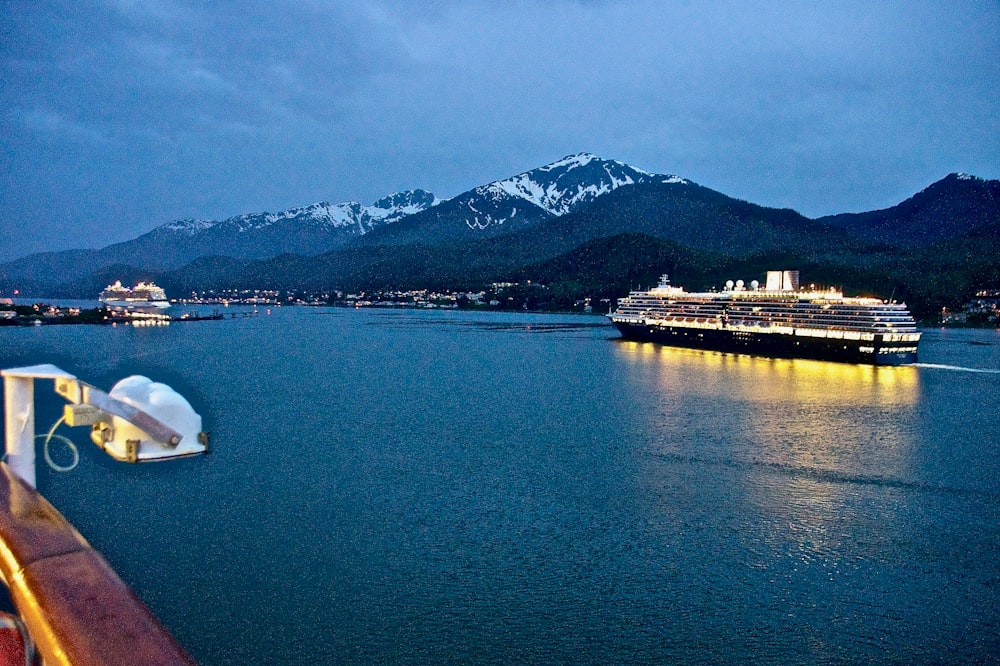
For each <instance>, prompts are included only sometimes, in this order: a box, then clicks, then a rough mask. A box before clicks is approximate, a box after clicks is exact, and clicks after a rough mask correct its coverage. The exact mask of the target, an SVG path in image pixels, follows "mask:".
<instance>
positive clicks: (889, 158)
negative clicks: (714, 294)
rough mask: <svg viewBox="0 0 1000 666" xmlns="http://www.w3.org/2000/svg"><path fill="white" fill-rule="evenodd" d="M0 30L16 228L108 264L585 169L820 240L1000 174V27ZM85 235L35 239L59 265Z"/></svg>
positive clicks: (898, 8) (100, 13)
mask: <svg viewBox="0 0 1000 666" xmlns="http://www.w3.org/2000/svg"><path fill="white" fill-rule="evenodd" d="M0 11H2V12H3V14H2V16H0V19H3V20H2V21H0V25H2V30H3V31H4V32H3V39H0V80H2V81H3V85H2V86H0V104H2V108H4V109H6V111H5V113H4V114H3V115H2V116H0V122H2V123H3V127H0V129H2V130H3V132H2V135H0V145H2V147H3V149H4V151H5V155H9V156H10V159H8V160H7V165H6V168H7V172H6V177H7V178H8V181H7V182H9V183H11V185H10V186H9V191H8V192H5V193H4V194H5V200H6V202H7V203H8V206H7V211H6V212H0V215H6V216H7V218H6V219H7V220H8V221H10V220H14V221H16V220H18V219H21V218H22V217H23V216H24V215H25V214H26V211H28V210H32V211H34V212H33V213H32V214H33V215H36V214H37V215H38V216H39V217H44V212H41V213H39V212H38V210H37V208H33V207H32V206H31V205H30V203H29V202H30V201H31V200H36V201H37V200H41V199H46V200H62V201H65V206H64V207H63V208H64V209H65V210H69V211H71V212H70V213H68V214H67V215H69V216H70V217H72V218H73V219H74V222H75V223H77V224H80V225H86V224H90V222H89V221H90V220H93V219H98V218H100V219H102V220H104V221H103V222H102V225H101V226H100V228H99V230H98V231H96V232H95V234H94V235H93V238H95V239H97V238H102V239H103V238H108V237H109V236H114V235H116V234H117V239H119V240H120V239H122V238H123V237H131V236H134V235H137V232H141V231H143V230H147V229H149V228H151V227H152V226H155V225H156V224H159V223H163V222H166V221H169V220H170V219H172V218H175V217H188V216H190V217H199V218H205V217H221V216H226V215H231V214H235V213H240V212H249V211H254V210H262V209H265V208H266V209H270V210H277V209H281V208H282V207H289V206H294V205H301V204H303V203H306V202H310V201H316V200H319V199H331V200H347V199H355V200H362V201H373V200H375V199H376V198H378V197H380V196H382V195H384V194H387V193H389V192H392V191H394V190H398V189H404V188H410V187H424V188H427V189H431V190H433V191H435V192H436V193H437V194H439V195H440V196H452V195H455V194H458V193H460V192H461V191H463V190H464V189H467V188H469V187H473V186H475V185H479V184H481V183H483V182H487V181H489V180H493V179H496V178H503V177H505V176H508V175H511V174H513V173H517V172H519V171H522V170H525V169H528V168H532V167H534V166H538V165H541V164H544V163H545V162H548V161H551V160H553V159H557V158H559V157H561V156H563V155H565V154H569V153H574V152H579V151H582V150H586V151H591V152H595V153H598V154H601V155H602V156H604V157H609V158H614V159H620V160H623V161H627V162H631V163H633V164H635V165H637V166H639V167H642V168H645V169H648V170H652V171H661V172H668V173H677V174H679V175H682V176H684V177H688V178H691V179H693V180H696V181H698V182H701V183H702V184H705V185H707V186H709V187H713V188H715V189H718V190H721V191H723V192H726V193H727V194H732V195H734V196H738V197H740V198H744V199H749V200H752V201H755V202H758V203H763V204H769V205H779V206H790V207H795V208H797V209H799V210H801V211H802V212H804V213H807V214H811V215H820V214H825V213H833V212H842V211H847V210H863V209H868V208H874V207H881V206H885V205H892V204H893V203H896V202H898V201H899V200H900V199H901V198H905V196H908V195H909V194H912V193H913V192H914V191H916V190H918V189H920V188H922V187H924V186H925V185H926V184H928V183H929V182H931V181H932V180H935V179H937V178H939V177H941V176H943V175H944V174H945V173H947V172H949V171H955V170H962V171H968V172H971V173H976V174H977V175H981V176H985V177H997V176H998V175H1000V172H998V171H1000V167H998V164H997V155H998V154H1000V145H998V141H1000V139H998V136H1000V131H998V130H1000V102H998V100H997V96H996V94H995V91H996V89H998V88H1000V35H998V33H997V31H996V29H995V26H996V25H998V24H1000V6H998V5H995V4H991V3H986V4H963V5H959V6H954V5H940V4H938V3H933V2H906V3H896V2H885V3H869V2H838V3H828V4H819V5H817V4H814V3H808V4H806V3H792V4H788V3H776V2H775V3H772V2H762V3H754V4H753V5H752V7H751V6H749V5H747V4H744V3H733V2H698V3H688V2H680V1H678V2H659V1H656V2H654V1H647V0H630V1H626V2H605V1H601V0H595V1H572V0H553V1H551V2H537V1H529V0H513V1H512V2H504V3H495V2H487V1H485V0H483V1H480V0H473V1H470V2H457V1H453V0H436V1H434V2H428V3H419V4H418V3H412V2H405V1H403V0H381V1H377V0H375V1H370V2H346V1H344V2H335V1H327V0H298V1H289V2H283V3H271V2H248V3H238V4H237V3H196V2H187V1H181V0H118V1H105V2H94V3H79V2H68V1H64V2H59V1H55V2H42V1H40V2H37V3H23V4H20V3H7V4H5V5H3V8H2V10H0ZM52 165H58V168H54V167H53V166H52ZM123 171H124V172H125V173H127V174H128V176H129V177H128V178H124V179H123V178H120V177H119V176H118V174H120V173H122V172H123ZM108 210H114V219H113V220H109V215H108V213H107V211H108ZM67 219H68V218H67V217H66V216H59V217H58V218H57V217H53V219H52V221H51V222H50V223H46V222H45V221H44V220H41V221H40V222H39V224H38V225H37V227H36V233H35V235H36V236H37V237H38V238H39V239H42V240H40V241H39V242H40V243H43V244H44V243H45V242H48V241H47V240H44V239H45V233H47V232H46V229H47V228H48V229H51V234H50V236H49V238H61V237H62V236H61V235H60V233H59V230H58V226H59V225H60V224H65V223H66V220H67ZM14 223H15V222H10V224H14ZM46 224H49V226H48V227H46ZM95 242H100V241H97V240H95Z"/></svg>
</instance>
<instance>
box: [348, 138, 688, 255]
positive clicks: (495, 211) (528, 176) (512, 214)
mask: <svg viewBox="0 0 1000 666" xmlns="http://www.w3.org/2000/svg"><path fill="white" fill-rule="evenodd" d="M652 183H660V184H662V183H670V184H675V185H688V184H690V183H689V181H687V180H685V179H683V178H680V177H678V176H671V175H663V174H654V173H649V172H648V171H643V170H642V169H638V168H636V167H633V166H629V165H628V164H623V163H622V162H617V161H615V160H605V159H602V158H600V157H597V156H596V155H591V154H590V153H579V154H577V155H569V156H567V157H564V158H562V159H561V160H558V161H556V162H553V163H551V164H547V165H545V166H542V167H538V168H536V169H532V170H531V171H526V172H524V173H521V174H518V175H516V176H512V177H510V178H507V179H505V180H498V181H494V182H492V183H489V184H486V185H480V186H479V187H476V188H473V189H471V190H469V191H468V192H464V193H462V194H460V195H458V196H457V197H455V198H453V199H449V200H447V201H444V202H442V203H441V204H440V205H438V206H435V207H434V208H433V209H429V210H425V211H423V212H422V213H418V214H416V215H413V216H411V217H409V218H406V219H405V220H401V221H400V222H399V223H397V224H394V225H391V226H385V227H382V228H380V229H377V230H376V231H374V232H373V233H371V234H367V235H366V236H365V237H364V238H359V239H357V241H356V242H355V245H364V246H372V245H405V244H409V243H440V242H444V241H454V240H474V239H479V238H488V237H491V236H499V235H501V234H507V233H511V232H513V231H518V230H520V229H524V228H528V227H531V226H533V225H536V224H538V223H539V222H542V221H544V220H549V219H552V218H556V217H561V216H563V215H566V214H568V213H572V212H574V211H577V210H580V209H581V208H583V207H585V206H587V205H588V204H590V203H592V202H594V201H596V200H597V199H598V198H601V197H604V196H605V195H607V194H609V193H611V192H613V191H615V190H618V189H620V188H623V187H625V186H628V185H640V184H652ZM626 189H631V188H626Z"/></svg>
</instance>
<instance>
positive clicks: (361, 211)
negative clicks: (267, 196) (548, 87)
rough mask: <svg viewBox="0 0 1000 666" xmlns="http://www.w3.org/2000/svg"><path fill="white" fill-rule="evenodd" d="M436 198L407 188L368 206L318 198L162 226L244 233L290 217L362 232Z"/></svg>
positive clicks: (182, 230) (188, 232)
mask: <svg viewBox="0 0 1000 666" xmlns="http://www.w3.org/2000/svg"><path fill="white" fill-rule="evenodd" d="M438 203H440V202H439V200H438V198H437V197H435V196H434V195H433V194H431V193H430V192H427V191H425V190H408V191H406V192H397V193H395V194H391V195H389V196H387V197H383V198H381V199H379V200H378V201H376V202H375V203H374V204H372V205H370V206H365V205H363V204H360V203H358V202H356V201H347V202H344V203H338V204H331V203H329V202H326V201H319V202H316V203H313V204H309V205H307V206H296V207H294V208H289V209H288V210H284V211H281V212H280V213H268V212H264V213H246V214H243V215H236V216H233V217H230V218H227V219H225V220H192V219H186V220H176V221H174V222H168V223H167V224H165V225H163V226H162V227H161V229H163V230H166V231H171V232H177V233H181V234H184V235H189V236H193V235H197V234H199V233H202V232H206V231H209V230H213V229H215V230H218V231H223V230H225V231H235V232H237V233H245V232H249V231H257V230H261V229H265V228H267V227H270V226H273V225H275V224H278V223H281V222H285V221H293V222H296V223H298V224H299V225H300V226H312V227H319V228H326V229H330V230H334V229H344V230H348V231H349V233H350V230H351V228H353V233H355V234H365V233H367V232H369V231H371V230H372V229H373V228H374V227H376V226H380V225H383V224H389V223H391V222H395V221H396V220H398V219H400V218H403V217H406V216H408V215H412V214H414V213H418V212H420V211H422V210H425V209H426V208H430V207H431V206H435V205H437V204H438Z"/></svg>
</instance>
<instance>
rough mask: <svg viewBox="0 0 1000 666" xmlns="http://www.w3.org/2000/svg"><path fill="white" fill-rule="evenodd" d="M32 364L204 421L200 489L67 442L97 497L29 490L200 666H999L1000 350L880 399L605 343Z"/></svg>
mask: <svg viewBox="0 0 1000 666" xmlns="http://www.w3.org/2000/svg"><path fill="white" fill-rule="evenodd" d="M41 362H49V363H55V364H57V365H59V366H61V367H62V368H64V369H65V370H67V371H69V372H72V373H74V374H76V375H77V376H79V377H80V378H81V379H83V380H84V381H87V382H89V383H91V384H94V385H96V386H99V387H101V388H104V389H105V390H107V389H109V388H110V387H111V385H112V384H113V383H114V382H115V381H117V380H118V379H121V378H122V377H125V376H127V375H130V374H135V373H139V374H144V375H147V376H149V377H151V378H153V379H155V380H158V381H164V382H166V383H168V384H171V385H172V386H173V387H174V388H175V389H177V390H178V391H180V392H181V393H182V394H184V395H185V396H186V397H188V399H189V400H190V401H191V402H192V404H193V405H194V406H195V408H196V409H197V410H198V411H199V412H200V413H201V414H202V416H203V417H204V419H205V427H206V428H207V429H208V430H210V431H211V432H212V442H213V451H212V453H211V455H209V456H208V457H205V458H198V459H190V460H182V461H177V462H172V463H162V464H150V465H138V466H129V465H125V464H121V463H116V462H114V461H112V460H110V459H108V458H105V457H103V454H101V453H100V452H99V451H97V450H96V448H95V447H93V446H92V445H91V444H90V443H89V439H88V436H87V432H86V429H72V430H70V429H67V428H63V429H61V431H60V432H65V433H66V434H69V435H71V436H72V438H73V439H74V440H75V441H76V442H77V443H78V445H79V447H80V451H81V462H80V465H79V467H78V468H77V469H76V470H74V471H73V472H71V473H68V474H60V473H57V472H54V471H52V470H50V469H48V468H47V467H45V466H44V464H43V465H41V466H40V467H39V471H38V474H39V488H40V490H41V491H42V492H43V493H44V494H45V495H46V497H47V498H48V499H49V500H50V501H51V502H52V503H53V504H54V505H55V506H56V507H57V508H59V509H60V510H61V511H62V512H63V513H64V514H65V515H66V516H67V517H68V518H69V519H70V520H71V521H72V522H73V523H74V524H75V525H76V526H77V528H78V529H79V530H80V531H81V532H82V533H83V534H84V535H85V536H86V537H87V539H88V540H89V541H90V542H91V543H92V544H93V545H94V546H95V547H96V548H98V549H99V550H100V551H102V552H103V553H104V555H105V556H106V557H107V558H108V560H109V561H110V562H111V563H112V564H113V566H114V567H115V568H116V569H117V571H118V572H119V574H120V575H121V576H122V578H124V579H125V580H126V581H127V582H128V583H129V584H130V585H131V586H132V587H133V588H134V589H135V590H136V591H137V592H138V594H139V595H140V596H141V597H142V598H143V599H144V600H145V601H146V602H147V604H148V605H149V606H150V607H151V608H152V609H153V610H154V612H156V613H157V615H158V616H159V617H160V619H161V620H162V621H163V623H164V624H165V625H166V626H167V627H169V628H170V629H171V631H173V632H174V634H175V635H176V636H177V637H178V639H179V640H180V641H181V643H183V644H184V645H185V646H186V647H187V649H188V650H189V651H190V652H191V653H192V655H193V656H194V657H195V658H196V659H197V660H198V661H199V662H201V663H203V664H206V665H208V664H249V663H260V664H316V663H413V664H416V663H420V664H423V663H545V664H547V663H573V664H576V663H601V664H604V663H621V664H625V663H628V664H632V663H706V664H715V663H746V662H764V663H783V664H784V663H857V662H878V663H944V662H947V663H974V662H988V663H998V654H1000V638H998V636H1000V455H998V442H1000V333H997V332H996V331H974V330H929V331H927V332H926V334H925V338H924V340H923V342H922V344H921V363H922V365H921V366H919V367H900V368H874V367H863V366H853V365H844V364H834V363H823V362H818V361H790V360H771V359H761V358H751V357H743V356H724V355H720V354H712V353H703V352H695V351H682V350H676V349H670V348H666V347H659V346H655V345H648V344H635V343H629V342H624V341H621V340H618V339H617V334H616V332H615V331H614V329H613V328H610V327H608V326H606V325H605V320H604V319H603V318H601V317H558V316H534V315H496V314H476V313H462V312H417V311H385V310H381V311H380V310H361V311H354V310H344V309H324V308H278V309H274V310H272V312H271V314H270V315H267V314H265V313H264V311H262V312H261V314H260V315H259V316H257V317H254V318H247V319H236V320H226V321H221V322H198V323H187V324H174V325H172V326H169V327H165V328H145V329H138V328H129V327H116V328H109V327H85V326H64V327H39V328H34V329H22V328H17V329H11V328H6V329H0V367H5V368H6V367H14V366H19V365H28V364H34V363H41ZM49 386H50V384H48V383H47V382H45V383H39V386H38V387H37V388H36V396H37V404H38V416H37V430H38V431H39V432H42V433H44V432H45V431H46V430H48V427H49V425H50V424H51V423H52V422H54V421H55V419H56V418H58V416H59V414H60V410H61V408H62V402H61V400H60V399H59V398H57V397H56V396H55V395H54V394H53V393H52V392H51V389H50V388H49ZM60 453H65V451H63V452H60V451H59V450H58V446H57V445H56V446H54V450H53V454H54V455H59V454H60Z"/></svg>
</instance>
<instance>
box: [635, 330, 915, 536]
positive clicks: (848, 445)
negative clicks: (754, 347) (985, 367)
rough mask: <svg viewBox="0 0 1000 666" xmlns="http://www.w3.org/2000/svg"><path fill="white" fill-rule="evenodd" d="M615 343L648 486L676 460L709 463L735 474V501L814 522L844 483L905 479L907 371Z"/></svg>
mask: <svg viewBox="0 0 1000 666" xmlns="http://www.w3.org/2000/svg"><path fill="white" fill-rule="evenodd" d="M618 349H619V350H620V353H619V354H618V357H619V358H620V359H621V360H622V361H623V362H624V367H625V368H626V369H627V371H629V372H633V371H634V372H635V376H634V378H633V379H634V380H635V382H636V383H637V384H638V385H639V386H640V387H641V388H640V389H639V390H640V391H643V392H644V395H640V396H638V397H637V401H638V402H639V403H640V404H641V405H642V408H641V409H637V410H636V411H637V414H638V417H639V418H643V419H645V420H646V430H645V432H646V433H647V434H648V437H649V439H648V447H649V449H648V453H649V454H650V457H649V459H648V460H647V463H648V465H649V467H647V470H646V471H647V472H648V476H647V479H646V481H647V482H648V483H650V484H651V485H652V486H654V487H656V486H660V485H661V484H662V483H663V482H664V481H665V480H666V479H669V478H670V477H671V475H672V472H673V471H675V470H673V467H674V466H675V465H676V464H677V461H685V462H686V463H695V464H706V465H709V466H721V467H719V472H720V473H722V472H723V471H725V473H727V474H729V473H735V474H736V476H735V477H734V479H733V480H734V481H735V480H738V479H741V478H742V479H743V480H744V481H745V483H746V485H745V487H744V491H743V492H744V493H745V496H744V499H743V501H749V502H751V503H753V504H757V505H759V506H761V507H768V508H767V509H766V512H768V513H776V514H778V515H782V516H783V518H782V520H787V521H788V523H789V524H802V525H812V526H817V525H821V524H824V523H826V522H827V521H828V520H831V519H832V517H833V516H835V514H836V510H833V512H832V513H831V508H832V507H837V506H839V505H840V503H841V501H842V500H843V499H844V498H843V494H844V493H845V492H847V493H848V494H849V493H850V491H849V490H848V488H849V487H856V483H862V484H871V483H881V482H882V481H889V482H899V481H903V482H905V481H906V480H907V479H909V478H911V477H912V472H913V466H914V460H913V459H914V454H913V448H914V447H913V443H914V441H915V439H916V438H915V431H914V429H915V427H916V426H915V419H913V418H912V414H913V412H914V406H915V405H917V403H918V402H919V400H920V381H919V373H918V369H917V368H913V367H888V366H867V365H853V364H847V363H833V362H824V361H812V360H804V359H772V358H764V357H753V356H743V355H737V354H723V353H716V352H706V351H699V350H688V349H680V348H674V347H667V346H663V345H657V344H651V343H636V342H628V341H623V342H621V343H620V345H619V347H618ZM740 470H742V472H740ZM740 485H742V484H740Z"/></svg>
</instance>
